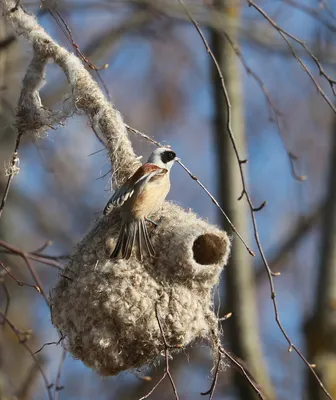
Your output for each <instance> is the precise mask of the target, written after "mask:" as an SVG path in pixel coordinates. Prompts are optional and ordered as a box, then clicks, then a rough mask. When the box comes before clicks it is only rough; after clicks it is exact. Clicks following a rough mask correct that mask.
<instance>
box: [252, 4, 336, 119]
mask: <svg viewBox="0 0 336 400" xmlns="http://www.w3.org/2000/svg"><path fill="white" fill-rule="evenodd" d="M246 1H247V3H248V5H249V6H250V7H253V8H254V9H255V10H257V11H258V12H259V13H260V14H261V15H262V16H263V17H264V18H265V19H266V20H267V21H268V22H269V23H270V24H271V25H272V27H273V28H274V29H276V30H277V31H278V33H279V34H280V35H281V37H282V38H283V39H284V41H285V42H286V43H287V45H288V47H289V49H290V51H291V53H292V54H293V56H294V57H295V59H296V60H297V61H298V63H299V64H300V65H301V67H302V69H303V70H304V71H305V72H306V73H307V75H308V76H309V78H310V79H311V81H312V82H313V84H314V86H315V87H316V89H317V91H318V92H319V93H320V95H321V96H322V97H323V98H324V100H325V101H326V102H327V104H328V105H329V107H330V108H331V109H332V110H333V112H334V113H336V108H335V106H334V104H333V103H332V101H331V100H330V99H329V97H328V96H327V95H326V93H325V92H324V90H323V89H322V88H321V86H320V85H319V83H318V82H317V81H316V79H315V78H314V76H313V74H312V73H311V72H310V70H309V69H308V67H307V65H306V64H305V63H304V62H303V61H302V59H301V58H300V57H299V56H298V55H297V53H296V51H295V49H294V47H293V46H292V44H291V43H290V41H289V40H288V38H290V39H292V40H293V41H294V42H296V43H298V44H299V45H300V46H301V47H302V48H303V49H304V50H305V52H306V53H307V54H308V55H309V57H310V58H311V59H312V60H313V61H314V63H315V65H316V66H317V68H318V70H319V73H320V75H321V76H323V77H324V78H325V79H326V80H327V82H328V83H329V85H330V87H331V90H332V92H333V94H334V95H335V96H336V91H335V87H334V86H335V84H336V80H335V79H333V78H331V77H330V76H329V75H328V74H327V73H326V72H325V70H324V68H323V67H322V65H321V63H320V61H319V60H318V58H317V57H316V56H315V55H314V54H313V53H312V51H311V50H310V49H309V47H308V46H307V45H306V43H305V42H304V41H303V40H301V39H299V38H297V37H296V36H294V35H292V34H291V33H288V32H287V31H285V30H284V29H282V28H280V26H279V25H278V24H277V23H276V22H275V21H274V20H273V19H272V18H271V17H270V16H269V15H268V14H267V13H266V12H265V11H264V10H263V9H262V8H261V7H259V6H258V5H257V4H256V3H255V2H254V1H252V0H246Z"/></svg>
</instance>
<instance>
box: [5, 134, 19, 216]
mask: <svg viewBox="0 0 336 400" xmlns="http://www.w3.org/2000/svg"><path fill="white" fill-rule="evenodd" d="M22 133H23V132H22V131H20V132H19V133H18V135H17V137H16V142H15V146H14V151H13V155H12V161H11V163H10V167H9V171H8V180H7V184H6V187H5V191H4V193H3V196H2V200H1V204H0V218H1V216H2V212H3V210H4V208H5V204H6V200H7V196H8V193H9V189H10V186H11V183H12V179H13V178H14V175H16V174H17V172H18V165H17V164H18V162H19V157H18V151H19V146H20V141H21V137H22Z"/></svg>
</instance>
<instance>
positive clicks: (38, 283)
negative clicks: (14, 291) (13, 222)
mask: <svg viewBox="0 0 336 400" xmlns="http://www.w3.org/2000/svg"><path fill="white" fill-rule="evenodd" d="M0 246H1V247H4V248H5V249H7V250H9V251H10V252H12V253H14V254H17V255H19V256H20V257H22V258H23V260H24V261H25V263H26V265H27V268H28V270H29V272H30V274H31V275H32V277H33V279H34V281H35V282H36V289H37V288H38V289H37V290H38V291H39V292H40V293H41V294H42V296H43V297H44V300H45V302H46V303H47V306H48V307H49V301H48V298H47V295H46V292H45V290H44V288H43V284H42V282H41V281H40V278H39V276H38V274H37V273H36V271H35V269H34V267H33V265H32V263H31V262H30V261H29V257H28V255H27V253H26V252H24V251H22V250H20V249H18V248H16V247H15V246H13V245H11V244H9V243H7V242H5V241H3V240H0Z"/></svg>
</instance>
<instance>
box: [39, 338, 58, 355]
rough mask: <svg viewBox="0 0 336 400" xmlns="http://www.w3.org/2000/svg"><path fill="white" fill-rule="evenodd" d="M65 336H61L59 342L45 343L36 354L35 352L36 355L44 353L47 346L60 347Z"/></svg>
mask: <svg viewBox="0 0 336 400" xmlns="http://www.w3.org/2000/svg"><path fill="white" fill-rule="evenodd" d="M64 338H65V337H64V336H61V337H60V339H59V340H58V341H57V342H48V343H44V345H43V346H42V347H41V348H39V349H38V350H36V351H35V352H34V354H37V353H39V352H40V351H42V350H43V349H44V348H45V347H46V346H51V345H53V344H54V345H55V346H58V345H59V344H60V343H61V342H62V340H64Z"/></svg>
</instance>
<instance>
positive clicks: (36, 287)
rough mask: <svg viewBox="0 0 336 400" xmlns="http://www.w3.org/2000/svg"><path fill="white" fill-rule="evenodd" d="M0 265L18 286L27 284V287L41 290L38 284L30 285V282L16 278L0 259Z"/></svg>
mask: <svg viewBox="0 0 336 400" xmlns="http://www.w3.org/2000/svg"><path fill="white" fill-rule="evenodd" d="M0 267H1V268H2V269H3V270H4V271H6V273H7V274H8V275H9V276H10V277H11V278H12V279H13V280H14V281H15V282H16V283H17V284H18V285H19V286H28V287H31V288H33V289H35V290H37V291H38V292H39V293H41V290H40V288H39V287H38V286H36V285H31V284H30V283H24V282H21V281H20V280H18V279H17V278H16V277H15V276H14V275H13V274H12V273H11V272H10V270H9V269H7V268H6V267H5V266H4V265H3V263H2V262H1V261H0Z"/></svg>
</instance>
